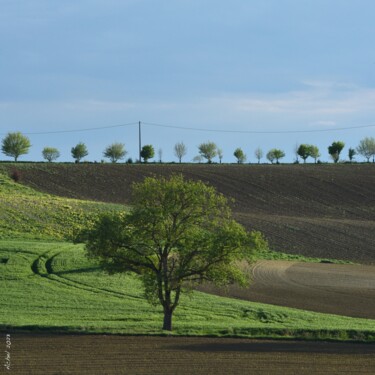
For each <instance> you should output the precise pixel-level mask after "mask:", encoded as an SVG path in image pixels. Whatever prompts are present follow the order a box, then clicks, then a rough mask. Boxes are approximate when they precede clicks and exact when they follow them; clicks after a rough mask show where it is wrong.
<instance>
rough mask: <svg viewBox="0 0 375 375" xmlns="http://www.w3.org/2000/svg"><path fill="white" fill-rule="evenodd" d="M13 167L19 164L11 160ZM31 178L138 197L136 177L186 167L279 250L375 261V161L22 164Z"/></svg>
mask: <svg viewBox="0 0 375 375" xmlns="http://www.w3.org/2000/svg"><path fill="white" fill-rule="evenodd" d="M2 166H3V167H4V168H8V170H10V171H12V170H14V169H15V167H14V164H13V165H10V164H3V165H2ZM17 169H18V170H19V171H20V172H21V178H22V181H23V183H25V184H27V185H30V186H32V187H35V188H37V189H39V190H42V191H45V192H48V193H51V194H56V195H61V196H66V197H73V198H82V199H91V200H98V201H104V202H115V203H125V204H128V203H131V184H132V182H134V181H141V180H142V179H143V178H144V177H145V176H149V175H164V176H168V175H171V174H172V173H182V174H184V175H185V176H186V177H187V178H189V179H200V180H203V181H206V182H208V183H210V184H212V185H213V186H215V187H216V188H217V189H218V190H219V191H220V192H222V193H223V194H225V195H226V196H227V197H232V198H234V199H235V202H234V203H233V204H232V207H233V211H234V215H235V217H236V218H237V220H238V221H240V222H241V223H242V224H243V225H245V226H246V227H247V228H248V229H256V230H260V231H261V232H263V233H264V234H265V236H266V238H267V239H268V240H269V242H270V245H271V247H272V248H273V249H275V250H277V251H283V252H288V253H295V254H303V255H306V256H313V257H322V258H335V259H345V260H352V261H356V262H361V263H367V264H371V263H373V264H375V251H374V249H375V220H374V219H375V190H374V186H375V165H372V164H353V165H332V164H329V165H203V164H201V165H189V164H182V165H178V164H175V165H173V164H172V165H171V164H162V165H160V164H153V165H124V164H121V165H120V164H117V165H110V164H81V165H76V164H43V163H40V164H37V163H35V164H21V163H19V164H18V165H17Z"/></svg>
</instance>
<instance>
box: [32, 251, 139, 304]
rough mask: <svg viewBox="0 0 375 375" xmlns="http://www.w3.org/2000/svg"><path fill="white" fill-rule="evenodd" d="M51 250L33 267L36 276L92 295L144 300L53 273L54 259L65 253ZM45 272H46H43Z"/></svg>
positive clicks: (35, 262) (38, 259)
mask: <svg viewBox="0 0 375 375" xmlns="http://www.w3.org/2000/svg"><path fill="white" fill-rule="evenodd" d="M51 252H52V251H51V250H49V251H46V252H45V253H43V254H41V255H40V256H39V257H38V258H37V259H36V260H35V261H34V262H33V263H32V265H31V269H32V271H33V272H34V274H36V275H38V276H41V277H43V278H46V279H47V280H49V281H53V282H56V283H60V284H62V285H65V286H69V287H72V288H76V289H80V290H85V291H87V292H91V293H99V294H105V295H110V296H112V297H117V298H121V299H123V298H124V297H126V298H130V299H134V300H139V299H142V297H139V296H134V295H131V294H126V293H122V292H117V291H114V290H110V289H103V288H97V287H94V286H92V285H90V284H87V283H83V282H80V281H76V280H71V279H68V278H66V277H63V276H60V275H58V274H56V273H54V271H53V266H52V263H53V261H54V259H55V258H56V257H57V256H59V255H61V254H62V253H64V251H59V252H57V253H53V254H51ZM44 270H45V272H43V271H44Z"/></svg>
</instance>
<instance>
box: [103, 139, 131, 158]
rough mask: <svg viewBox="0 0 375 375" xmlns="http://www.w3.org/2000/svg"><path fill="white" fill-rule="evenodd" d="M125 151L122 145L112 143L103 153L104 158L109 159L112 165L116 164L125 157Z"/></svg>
mask: <svg viewBox="0 0 375 375" xmlns="http://www.w3.org/2000/svg"><path fill="white" fill-rule="evenodd" d="M126 154H127V151H126V150H125V145H124V144H123V143H112V144H111V145H109V146H108V147H107V148H106V149H105V150H104V152H103V155H104V157H105V158H109V159H110V160H111V162H112V163H116V162H117V161H118V160H121V159H123V158H124V157H125V155H126Z"/></svg>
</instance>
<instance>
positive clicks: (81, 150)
mask: <svg viewBox="0 0 375 375" xmlns="http://www.w3.org/2000/svg"><path fill="white" fill-rule="evenodd" d="M71 153H72V157H73V159H75V160H76V163H79V162H80V161H81V159H82V158H84V157H85V156H87V155H88V154H89V152H88V150H87V147H86V145H85V144H84V143H83V142H80V143H78V144H77V145H76V146H74V147H72V149H71Z"/></svg>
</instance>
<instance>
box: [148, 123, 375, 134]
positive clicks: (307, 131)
mask: <svg viewBox="0 0 375 375" xmlns="http://www.w3.org/2000/svg"><path fill="white" fill-rule="evenodd" d="M142 124H144V125H150V126H157V127H162V128H172V129H181V130H193V131H201V132H211V133H242V134H291V133H321V132H330V131H339V130H353V129H362V128H371V127H375V124H371V125H360V126H348V127H341V128H334V129H315V130H314V129H311V130H272V131H263V130H260V131H258V130H222V129H204V128H191V127H184V126H176V125H165V124H156V123H152V122H142Z"/></svg>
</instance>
